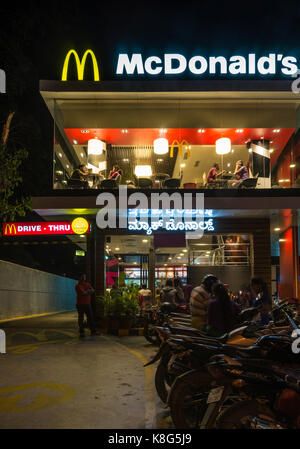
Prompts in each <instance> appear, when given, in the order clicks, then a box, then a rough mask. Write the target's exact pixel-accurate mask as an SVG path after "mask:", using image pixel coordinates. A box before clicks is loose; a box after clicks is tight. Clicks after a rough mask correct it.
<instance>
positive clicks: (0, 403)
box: [0, 382, 76, 413]
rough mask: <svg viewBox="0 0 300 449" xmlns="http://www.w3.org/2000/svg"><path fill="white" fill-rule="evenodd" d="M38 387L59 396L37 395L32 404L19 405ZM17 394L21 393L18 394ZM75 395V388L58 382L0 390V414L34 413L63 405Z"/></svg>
mask: <svg viewBox="0 0 300 449" xmlns="http://www.w3.org/2000/svg"><path fill="white" fill-rule="evenodd" d="M38 387H42V388H45V389H49V390H50V391H51V392H56V393H58V394H56V395H48V394H45V393H37V394H36V396H35V398H34V399H33V400H32V401H31V403H30V404H28V405H19V403H20V401H22V399H23V398H24V397H25V396H26V392H27V391H28V390H29V392H30V390H32V389H33V390H34V389H35V388H38ZM22 390H25V391H22ZM21 391H22V392H21ZM17 392H21V393H19V394H17ZM11 393H16V394H11ZM75 394H76V391H75V389H74V388H73V387H70V386H69V385H64V384H59V383H56V382H41V383H32V384H24V385H16V386H11V387H6V388H0V412H1V413H7V412H29V411H30V412H32V411H36V410H41V409H45V408H48V407H53V406H55V405H59V404H63V403H64V402H66V401H69V400H70V399H72V398H73V397H74V396H75Z"/></svg>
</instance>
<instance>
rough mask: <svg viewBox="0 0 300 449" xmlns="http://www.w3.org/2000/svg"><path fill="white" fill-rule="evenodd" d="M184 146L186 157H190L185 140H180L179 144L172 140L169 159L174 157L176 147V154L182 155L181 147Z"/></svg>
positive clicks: (188, 145) (188, 147) (188, 146)
mask: <svg viewBox="0 0 300 449" xmlns="http://www.w3.org/2000/svg"><path fill="white" fill-rule="evenodd" d="M184 145H185V146H186V150H187V155H188V157H190V156H191V150H190V144H189V143H188V141H187V140H182V141H181V142H179V141H178V140H173V142H172V144H171V149H170V157H173V156H174V148H175V147H177V148H178V154H179V156H181V155H182V147H183V146H184Z"/></svg>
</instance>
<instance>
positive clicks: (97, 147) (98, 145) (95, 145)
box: [88, 138, 105, 156]
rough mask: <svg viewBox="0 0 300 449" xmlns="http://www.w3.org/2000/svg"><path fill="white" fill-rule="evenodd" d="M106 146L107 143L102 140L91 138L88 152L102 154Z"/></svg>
mask: <svg viewBox="0 0 300 449" xmlns="http://www.w3.org/2000/svg"><path fill="white" fill-rule="evenodd" d="M104 146H105V144H104V142H102V141H101V140H99V139H97V138H95V139H90V140H89V141H88V154H94V155H96V156H100V155H101V154H102V153H103V149H104Z"/></svg>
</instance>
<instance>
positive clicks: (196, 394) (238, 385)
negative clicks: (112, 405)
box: [168, 305, 299, 428]
mask: <svg viewBox="0 0 300 449" xmlns="http://www.w3.org/2000/svg"><path fill="white" fill-rule="evenodd" d="M280 307H281V308H283V307H284V305H282V306H280ZM287 317H288V321H289V322H290V324H291V325H292V327H293V328H294V329H295V328H297V329H298V327H297V325H296V323H295V322H294V321H293V319H292V318H291V317H290V316H289V315H288V314H287ZM290 345H291V337H290V336H289V335H263V336H261V337H259V338H258V339H257V340H256V341H255V344H253V345H252V346H250V347H249V348H246V347H244V348H243V347H233V346H229V345H226V344H225V345H223V346H222V347H220V348H219V350H218V353H216V354H215V355H214V356H213V358H212V359H211V360H212V361H211V362H210V363H208V364H207V365H206V367H203V366H202V367H201V368H200V369H194V370H191V371H188V372H186V373H184V374H182V375H181V376H179V377H177V378H176V379H175V381H174V383H173V384H172V387H171V389H170V391H169V395H168V405H169V406H170V411H171V417H172V419H173V422H174V425H175V427H176V428H191V427H196V428H199V427H200V428H213V427H215V425H216V421H217V418H218V416H219V415H220V413H221V412H222V413H223V414H221V416H225V418H226V420H227V421H226V420H225V418H224V420H225V421H226V422H228V419H227V418H228V416H229V415H228V414H227V413H229V412H227V410H229V409H230V407H233V406H234V408H233V410H236V409H238V404H239V403H240V401H243V403H245V404H246V402H245V401H249V400H252V401H253V400H254V401H256V400H257V396H258V395H259V394H260V393H261V395H263V394H266V392H267V391H269V390H270V389H269V390H268V388H267V385H269V386H271V391H273V390H272V388H274V387H273V384H274V382H275V380H276V379H275V377H276V376H275V375H274V374H272V372H273V371H274V369H275V368H274V367H275V366H277V365H278V364H280V365H281V366H284V367H285V369H286V365H287V364H289V363H292V364H295V363H299V356H298V355H295V354H294V353H292V351H291V347H290ZM217 360H218V361H217ZM227 365H228V366H227ZM270 366H271V369H270V368H269V369H268V367H270ZM220 367H222V369H220ZM225 367H227V368H225ZM296 367H297V366H296ZM226 369H227V371H226ZM292 369H293V372H294V373H295V366H294V367H293V368H292ZM243 372H245V373H246V374H244V375H245V376H246V378H247V380H248V383H246V384H245V380H244V378H243V375H242V374H243ZM276 375H277V376H278V369H277V374H276ZM251 376H252V377H251ZM263 376H265V377H266V379H267V380H268V381H269V384H267V383H266V382H264V383H263V382H262V380H261V379H262V378H263ZM272 376H273V377H272ZM274 376H275V377H274ZM249 378H250V379H252V382H250V383H249ZM253 378H254V379H257V381H256V382H254V380H253ZM296 378H297V376H296ZM259 386H261V387H262V388H261V391H260V390H259ZM285 386H286V385H285ZM275 391H276V392H278V389H275ZM265 399H266V398H264V400H265ZM269 402H270V403H273V402H274V401H273V402H272V399H270V398H269ZM251 404H252V403H251ZM252 405H253V404H252ZM245 408H246V407H245ZM225 413H226V415H225ZM225 421H224V422H225ZM257 422H258V421H257ZM252 424H253V423H252Z"/></svg>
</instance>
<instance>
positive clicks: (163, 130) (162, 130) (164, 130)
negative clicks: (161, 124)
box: [159, 128, 167, 134]
mask: <svg viewBox="0 0 300 449" xmlns="http://www.w3.org/2000/svg"><path fill="white" fill-rule="evenodd" d="M159 131H160V132H161V133H163V134H165V133H166V132H167V130H166V129H165V128H162V129H160V130H159Z"/></svg>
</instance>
